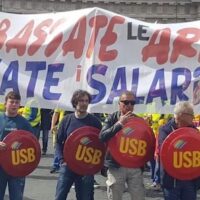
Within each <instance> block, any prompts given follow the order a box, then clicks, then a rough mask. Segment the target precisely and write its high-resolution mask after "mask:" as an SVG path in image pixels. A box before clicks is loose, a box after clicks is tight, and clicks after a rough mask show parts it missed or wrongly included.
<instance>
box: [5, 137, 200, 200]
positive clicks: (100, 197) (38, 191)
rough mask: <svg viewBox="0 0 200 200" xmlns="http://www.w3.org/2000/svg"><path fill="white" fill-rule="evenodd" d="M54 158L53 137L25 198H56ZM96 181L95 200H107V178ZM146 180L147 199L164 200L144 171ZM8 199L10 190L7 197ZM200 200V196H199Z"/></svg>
mask: <svg viewBox="0 0 200 200" xmlns="http://www.w3.org/2000/svg"><path fill="white" fill-rule="evenodd" d="M52 159H53V148H52V143H51V138H50V141H49V150H48V153H47V155H46V156H42V157H41V160H40V163H39V166H38V168H37V169H36V170H35V171H34V172H33V173H32V174H30V175H29V176H28V177H27V179H26V187H25V195H24V200H54V195H55V188H56V183H57V177H58V174H50V173H49V170H50V166H51V162H52ZM95 179H96V181H97V182H98V183H99V184H100V186H99V187H98V188H96V189H95V200H107V196H106V185H105V181H106V179H105V178H104V177H103V176H101V175H100V174H97V175H95ZM144 182H145V187H146V198H145V200H162V199H163V198H162V192H158V191H155V190H152V189H151V188H150V187H149V185H150V180H149V173H148V172H145V173H144ZM5 200H8V192H6V198H5ZM67 200H76V198H75V193H74V189H71V191H70V194H69V197H68V199H67ZM123 200H130V198H129V194H128V193H127V192H125V193H124V197H123ZM198 200H200V198H198Z"/></svg>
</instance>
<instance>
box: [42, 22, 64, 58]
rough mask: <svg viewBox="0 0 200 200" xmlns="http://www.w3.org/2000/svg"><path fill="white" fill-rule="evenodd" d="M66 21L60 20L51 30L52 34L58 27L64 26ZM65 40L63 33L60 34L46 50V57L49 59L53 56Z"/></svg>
mask: <svg viewBox="0 0 200 200" xmlns="http://www.w3.org/2000/svg"><path fill="white" fill-rule="evenodd" d="M65 21H66V20H65V19H59V20H58V21H57V22H56V23H55V24H54V25H53V27H52V28H51V30H50V33H53V32H54V31H55V30H56V29H57V28H58V26H60V25H61V24H63V23H64V22H65ZM62 39H63V33H59V34H57V35H56V36H55V37H54V38H53V39H52V40H51V41H50V42H49V43H48V44H47V47H46V49H45V52H44V54H45V56H47V57H49V56H51V55H52V54H53V53H54V52H55V51H56V50H57V48H58V47H59V45H60V44H61V42H62Z"/></svg>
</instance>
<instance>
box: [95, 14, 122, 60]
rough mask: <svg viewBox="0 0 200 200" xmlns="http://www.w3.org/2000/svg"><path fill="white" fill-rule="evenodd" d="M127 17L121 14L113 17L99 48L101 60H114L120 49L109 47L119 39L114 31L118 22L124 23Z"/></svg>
mask: <svg viewBox="0 0 200 200" xmlns="http://www.w3.org/2000/svg"><path fill="white" fill-rule="evenodd" d="M124 21H125V19H124V18H123V17H120V16H114V17H112V18H111V20H110V23H109V25H108V28H107V30H106V33H105V35H104V36H103V38H102V39H101V42H100V44H101V46H100V50H99V59H100V60H101V61H111V60H114V59H115V58H116V57H117V55H118V51H117V50H116V49H112V50H107V47H108V46H110V45H112V44H114V43H115V42H116V40H117V34H116V33H115V32H114V31H113V29H114V27H115V25H116V24H123V23H124Z"/></svg>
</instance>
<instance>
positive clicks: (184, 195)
mask: <svg viewBox="0 0 200 200" xmlns="http://www.w3.org/2000/svg"><path fill="white" fill-rule="evenodd" d="M163 192H164V199H165V200H196V198H197V192H196V187H195V184H194V183H193V182H192V181H179V180H177V181H176V186H175V187H174V188H164V189H163Z"/></svg>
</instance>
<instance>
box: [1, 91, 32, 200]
mask: <svg viewBox="0 0 200 200" xmlns="http://www.w3.org/2000/svg"><path fill="white" fill-rule="evenodd" d="M20 100H21V97H20V95H19V94H18V93H16V92H9V93H8V94H7V95H6V97H5V113H3V114H1V115H0V122H1V123H0V154H4V153H5V150H6V148H7V146H6V144H5V143H4V142H3V141H2V140H3V139H4V138H5V137H6V136H7V135H8V134H9V133H10V132H11V131H14V130H26V131H30V132H33V130H32V128H31V125H30V124H29V122H28V121H27V120H26V119H25V118H24V117H22V116H20V115H19V114H18V109H19V107H20ZM0 157H1V155H0ZM3 162H5V161H3ZM0 165H1V163H0ZM7 184H8V190H9V197H10V200H23V192H24V186H25V177H13V176H10V175H8V174H7V173H6V172H5V171H4V170H3V169H2V167H0V200H3V199H4V195H5V190H6V187H7Z"/></svg>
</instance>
